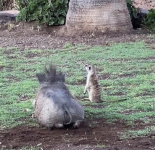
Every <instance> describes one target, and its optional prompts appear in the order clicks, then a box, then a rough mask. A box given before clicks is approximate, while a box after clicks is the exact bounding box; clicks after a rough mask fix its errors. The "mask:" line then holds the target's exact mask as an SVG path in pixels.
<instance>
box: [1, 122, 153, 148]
mask: <svg viewBox="0 0 155 150" xmlns="http://www.w3.org/2000/svg"><path fill="white" fill-rule="evenodd" d="M138 126H139V125H137V127H138ZM129 128H132V127H130V126H128V125H126V124H125V123H122V122H116V123H109V124H108V123H106V120H104V119H101V120H97V119H96V120H93V122H92V121H91V122H90V121H89V122H88V121H87V122H84V123H83V125H82V126H81V127H80V128H79V129H73V128H72V127H66V128H63V129H53V130H49V129H46V128H42V127H35V126H24V125H23V126H18V127H15V128H12V129H9V130H8V131H0V134H1V136H0V141H1V145H0V147H3V148H5V149H9V148H12V149H20V148H21V147H23V146H29V147H30V146H36V147H38V148H43V149H45V150H51V149H57V150H58V149H59V150H68V149H69V150H79V149H81V150H82V149H91V150H149V149H151V148H153V147H154V146H155V144H153V138H152V137H151V136H150V137H143V138H137V139H130V140H129V139H128V140H122V139H121V138H120V133H121V132H124V131H126V130H127V129H129Z"/></svg>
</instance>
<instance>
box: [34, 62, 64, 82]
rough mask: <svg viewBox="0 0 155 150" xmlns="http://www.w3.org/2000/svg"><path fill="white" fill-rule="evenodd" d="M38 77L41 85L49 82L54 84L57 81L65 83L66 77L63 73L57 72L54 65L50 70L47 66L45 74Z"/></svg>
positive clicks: (38, 74)
mask: <svg viewBox="0 0 155 150" xmlns="http://www.w3.org/2000/svg"><path fill="white" fill-rule="evenodd" d="M36 76H37V78H38V80H39V82H40V83H42V82H48V83H50V84H52V83H53V82H56V81H60V82H65V75H64V74H63V73H62V72H57V71H56V66H55V65H52V64H50V65H49V67H48V68H47V67H46V66H45V73H37V74H36Z"/></svg>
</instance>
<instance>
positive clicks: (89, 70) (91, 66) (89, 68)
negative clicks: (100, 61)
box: [85, 65, 95, 75]
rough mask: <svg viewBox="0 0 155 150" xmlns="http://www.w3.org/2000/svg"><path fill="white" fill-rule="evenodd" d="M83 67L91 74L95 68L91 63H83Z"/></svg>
mask: <svg viewBox="0 0 155 150" xmlns="http://www.w3.org/2000/svg"><path fill="white" fill-rule="evenodd" d="M85 69H86V71H87V73H88V74H89V75H93V74H94V73H95V68H94V66H93V65H85Z"/></svg>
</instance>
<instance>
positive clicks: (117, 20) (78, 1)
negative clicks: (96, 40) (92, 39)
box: [66, 0, 132, 33]
mask: <svg viewBox="0 0 155 150" xmlns="http://www.w3.org/2000/svg"><path fill="white" fill-rule="evenodd" d="M66 27H67V30H68V31H69V30H71V31H75V33H78V32H85V31H86V32H94V31H98V32H102V33H104V32H109V31H114V32H116V31H119V32H124V31H125V32H126V31H130V30H131V29H132V24H131V20H130V15H129V12H128V9H127V5H126V0H70V3H69V10H68V13H67V18H66Z"/></svg>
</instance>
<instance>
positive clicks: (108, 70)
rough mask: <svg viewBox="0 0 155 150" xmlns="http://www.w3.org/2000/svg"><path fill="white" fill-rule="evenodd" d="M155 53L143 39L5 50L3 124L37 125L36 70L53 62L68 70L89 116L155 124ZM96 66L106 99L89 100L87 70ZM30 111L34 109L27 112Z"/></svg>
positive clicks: (0, 97)
mask: <svg viewBox="0 0 155 150" xmlns="http://www.w3.org/2000/svg"><path fill="white" fill-rule="evenodd" d="M154 56H155V51H153V50H152V49H151V48H149V47H148V46H147V45H145V43H143V42H137V43H123V44H113V45H111V46H107V47H102V46H95V47H90V46H86V45H77V46H75V47H74V46H72V45H71V44H69V43H68V44H66V45H65V46H64V49H57V50H52V49H48V50H39V49H32V50H31V49H25V50H24V51H23V50H20V49H18V48H0V89H1V92H0V105H1V109H0V128H6V127H13V126H17V125H19V124H25V123H27V124H34V125H35V124H37V123H36V121H35V120H34V119H32V118H31V114H32V113H33V107H32V103H31V101H32V100H33V99H34V98H35V96H36V93H37V89H38V87H39V83H38V81H37V78H36V76H35V74H36V73H37V72H42V71H43V68H44V65H45V64H46V63H49V62H53V63H55V64H56V65H57V66H58V70H61V71H63V72H64V73H65V74H66V80H67V81H66V84H67V86H68V87H69V89H70V91H71V93H72V94H73V95H74V96H76V97H77V98H78V99H79V100H80V102H81V103H82V104H83V105H84V106H85V109H86V118H89V117H93V118H103V117H104V118H107V120H112V121H113V120H116V119H120V120H125V121H129V122H131V121H133V122H134V121H136V120H142V121H144V122H147V123H149V122H153V121H154V119H152V118H155V117H154V116H155V113H154V110H155V98H154V97H155V86H154V85H155V74H154V70H155V65H154V64H155V57H154ZM89 63H91V64H93V65H95V66H96V69H97V72H98V76H99V78H100V82H101V86H102V99H103V103H101V104H96V103H91V102H89V101H86V100H84V98H86V97H88V95H84V94H83V90H84V86H85V81H86V71H85V70H84V65H83V64H89ZM26 109H29V111H25V110H26Z"/></svg>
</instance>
